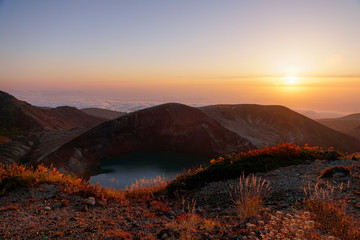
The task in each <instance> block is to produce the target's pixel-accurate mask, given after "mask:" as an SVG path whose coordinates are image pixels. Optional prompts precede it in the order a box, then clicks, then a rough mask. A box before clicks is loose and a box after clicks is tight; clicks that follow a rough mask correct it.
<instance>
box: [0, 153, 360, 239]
mask: <svg viewBox="0 0 360 240" xmlns="http://www.w3.org/2000/svg"><path fill="white" fill-rule="evenodd" d="M336 165H341V166H348V167H349V168H350V169H351V174H350V175H346V174H341V173H335V174H334V175H333V176H332V177H330V178H326V179H325V178H321V179H320V178H318V177H319V175H320V173H321V172H322V171H323V170H324V169H326V168H328V167H331V166H336ZM257 175H258V176H259V177H260V176H261V177H262V178H263V179H266V180H267V181H269V182H270V185H271V188H272V193H271V196H270V198H269V199H267V201H266V202H265V205H266V206H265V210H264V214H262V216H261V217H259V218H258V219H256V220H250V221H248V222H244V221H241V220H240V218H239V216H238V215H237V212H236V209H235V208H234V204H233V201H232V199H231V198H230V196H229V191H230V189H231V187H230V186H231V185H232V186H235V185H236V184H237V183H238V181H239V180H238V179H231V180H226V181H220V182H213V183H210V184H207V185H206V186H204V187H203V188H202V189H200V190H198V191H196V192H192V193H189V194H187V195H186V196H179V197H178V198H176V199H167V198H166V197H164V196H158V197H154V198H151V199H131V198H124V199H123V200H122V201H120V202H115V201H107V202H106V201H102V200H101V199H95V198H92V197H88V196H87V197H82V194H81V193H77V194H69V193H66V192H64V191H63V189H62V187H61V186H58V185H49V184H41V185H37V186H35V187H31V188H21V189H17V190H14V191H7V192H3V193H2V196H1V197H0V238H1V239H46V238H59V239H179V238H183V239H190V238H194V239H246V238H248V239H249V238H250V239H256V238H260V236H261V233H262V232H265V229H267V226H268V224H269V222H270V223H271V222H272V220H271V219H274V218H276V219H282V220H281V221H286V220H284V219H288V217H285V216H287V215H286V214H290V215H291V216H298V215H301V214H298V210H301V209H303V206H302V200H303V199H304V198H305V193H304V188H306V187H308V186H309V185H310V188H312V189H313V187H314V186H315V185H316V184H318V185H322V186H323V185H325V184H326V182H329V183H331V184H332V185H333V186H334V187H335V189H336V191H337V192H338V193H339V192H340V189H341V190H342V192H341V193H339V194H338V195H337V197H339V198H343V199H347V201H348V204H347V206H348V207H347V210H348V213H349V214H351V215H353V216H354V217H355V218H357V219H359V218H360V162H359V161H358V160H335V161H320V160H318V161H315V162H312V163H308V164H302V165H297V166H289V167H285V168H281V169H277V170H275V171H272V172H269V173H267V174H260V173H259V174H257ZM189 216H193V217H191V218H188V217H189ZM194 216H196V217H194ZM298 219H300V220H301V219H305V220H306V214H304V217H302V216H298ZM300 220H299V221H300ZM305 220H304V221H305ZM264 225H265V226H264ZM194 228H196V229H197V231H193V230H191V229H194ZM204 229H205V230H206V231H205V230H204ZM253 229H256V230H253ZM187 231H188V233H187ZM266 231H267V230H266ZM272 234H273V233H272ZM275 235H276V233H275ZM325 235H326V234H325ZM325 235H324V236H325ZM260 239H261V238H260ZM267 239H276V236H274V238H267ZM304 239H306V237H304ZM323 239H334V238H326V237H324V238H323Z"/></svg>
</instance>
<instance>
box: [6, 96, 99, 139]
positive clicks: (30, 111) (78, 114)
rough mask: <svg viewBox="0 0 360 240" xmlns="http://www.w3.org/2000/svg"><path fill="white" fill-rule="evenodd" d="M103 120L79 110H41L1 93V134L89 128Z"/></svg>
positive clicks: (64, 108) (59, 108)
mask: <svg viewBox="0 0 360 240" xmlns="http://www.w3.org/2000/svg"><path fill="white" fill-rule="evenodd" d="M102 121H103V120H102V119H100V118H98V117H94V116H90V115H88V114H86V113H84V112H82V111H80V110H78V109H77V108H74V107H68V106H62V107H57V108H40V107H35V106H32V105H31V104H29V103H27V102H24V101H20V100H18V99H16V98H15V97H13V96H11V95H10V94H8V93H5V92H2V91H0V134H1V133H2V134H4V133H5V134H4V135H7V133H9V132H12V131H29V130H34V131H40V130H45V129H72V128H79V127H89V126H93V125H95V124H98V123H100V122H102Z"/></svg>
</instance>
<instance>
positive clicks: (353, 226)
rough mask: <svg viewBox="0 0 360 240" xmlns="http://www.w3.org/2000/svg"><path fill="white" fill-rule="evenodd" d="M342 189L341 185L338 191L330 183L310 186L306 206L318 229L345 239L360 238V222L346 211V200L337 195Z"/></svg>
mask: <svg viewBox="0 0 360 240" xmlns="http://www.w3.org/2000/svg"><path fill="white" fill-rule="evenodd" d="M342 189H343V186H342V185H341V186H340V189H338V191H337V190H336V189H335V187H334V186H332V185H331V184H329V183H327V185H326V186H324V187H318V186H315V188H314V189H311V188H310V187H308V188H307V189H305V193H306V195H307V199H306V200H305V206H306V208H307V210H308V211H309V212H310V218H311V219H312V220H314V221H315V222H316V224H315V227H316V228H317V229H319V230H322V231H328V232H329V233H331V234H332V235H333V236H336V237H338V238H340V239H344V240H355V239H360V222H359V221H358V220H355V219H354V218H353V217H352V216H351V215H349V214H348V213H347V212H346V200H345V199H341V198H340V197H338V196H336V195H338V194H340V193H341V191H342Z"/></svg>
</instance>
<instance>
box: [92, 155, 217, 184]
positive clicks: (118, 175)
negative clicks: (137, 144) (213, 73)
mask: <svg viewBox="0 0 360 240" xmlns="http://www.w3.org/2000/svg"><path fill="white" fill-rule="evenodd" d="M209 161H210V159H209V158H208V157H202V156H195V155H190V154H184V153H174V152H133V153H126V154H122V155H120V156H117V157H109V158H105V159H103V160H102V161H101V162H102V165H101V166H100V170H101V172H102V173H101V174H98V175H95V176H92V177H90V180H89V182H90V184H96V183H97V182H99V183H100V185H102V186H104V187H113V188H115V189H122V188H124V187H126V186H129V185H131V184H132V183H134V182H135V181H136V179H138V180H140V179H143V178H146V179H150V178H154V177H156V176H161V177H165V178H168V179H174V178H175V177H176V175H177V174H180V173H183V170H184V169H189V168H191V167H193V166H200V165H202V166H205V165H208V163H209Z"/></svg>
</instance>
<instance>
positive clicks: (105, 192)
mask: <svg viewBox="0 0 360 240" xmlns="http://www.w3.org/2000/svg"><path fill="white" fill-rule="evenodd" d="M0 181H1V185H2V187H3V188H7V189H8V190H12V189H11V188H17V187H27V186H32V185H38V184H42V183H51V184H59V185H61V186H62V187H63V191H64V192H69V193H78V194H82V195H83V197H88V196H94V197H97V198H99V199H102V200H106V199H113V200H122V199H123V198H124V193H123V192H121V191H116V190H114V189H111V188H103V187H101V186H99V185H90V184H89V183H88V182H86V181H84V180H82V179H80V178H77V177H73V176H70V175H66V174H62V173H60V172H59V171H58V170H57V169H56V168H53V167H51V168H47V167H45V166H43V165H38V166H37V167H31V166H25V165H19V164H16V163H13V164H9V165H5V164H0ZM4 182H7V183H6V184H4ZM4 185H7V186H4Z"/></svg>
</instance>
